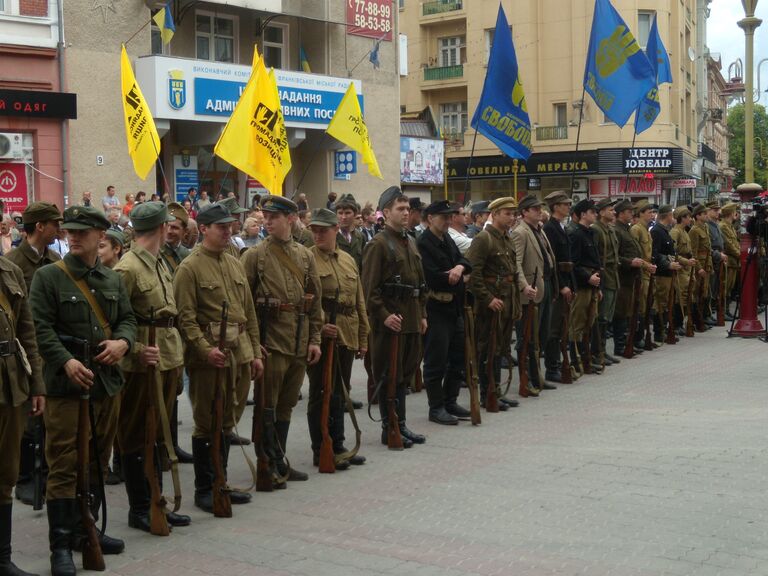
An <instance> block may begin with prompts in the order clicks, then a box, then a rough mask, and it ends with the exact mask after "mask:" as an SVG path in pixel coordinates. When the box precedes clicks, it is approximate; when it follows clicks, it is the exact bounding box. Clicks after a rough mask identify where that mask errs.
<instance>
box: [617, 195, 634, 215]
mask: <svg viewBox="0 0 768 576" xmlns="http://www.w3.org/2000/svg"><path fill="white" fill-rule="evenodd" d="M613 209H614V210H616V214H618V213H619V212H624V211H626V210H634V206H632V202H630V201H629V200H627V199H626V198H625V199H623V200H619V201H618V202H616V205H615V206H614V207H613Z"/></svg>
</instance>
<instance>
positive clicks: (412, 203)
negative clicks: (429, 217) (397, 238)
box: [405, 196, 427, 240]
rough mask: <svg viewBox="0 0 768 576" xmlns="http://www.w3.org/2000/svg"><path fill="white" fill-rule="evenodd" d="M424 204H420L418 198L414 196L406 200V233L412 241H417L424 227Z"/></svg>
mask: <svg viewBox="0 0 768 576" xmlns="http://www.w3.org/2000/svg"><path fill="white" fill-rule="evenodd" d="M426 207H427V206H426V204H424V202H422V201H421V200H420V199H419V198H418V197H416V196H414V197H412V198H410V199H409V200H408V208H409V210H410V211H409V212H408V225H407V226H406V229H405V230H406V232H407V233H408V235H409V236H411V238H413V239H414V240H418V238H419V236H421V233H422V232H424V230H425V229H426V226H424V223H423V222H424V208H426Z"/></svg>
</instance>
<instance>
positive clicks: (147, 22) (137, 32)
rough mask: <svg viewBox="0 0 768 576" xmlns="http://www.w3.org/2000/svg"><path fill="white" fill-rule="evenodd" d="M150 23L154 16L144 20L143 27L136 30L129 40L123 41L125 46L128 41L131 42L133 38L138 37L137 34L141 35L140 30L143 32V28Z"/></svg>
mask: <svg viewBox="0 0 768 576" xmlns="http://www.w3.org/2000/svg"><path fill="white" fill-rule="evenodd" d="M148 24H152V18H150V19H149V20H147V21H146V22H144V24H142V25H141V28H139V29H138V30H136V32H134V33H133V36H131V37H130V38H128V40H126V41H125V42H123V45H125V46H128V43H129V42H130V41H131V40H133V39H134V38H136V36H138V35H139V32H141V31H142V30H144V28H146V27H147V25H148Z"/></svg>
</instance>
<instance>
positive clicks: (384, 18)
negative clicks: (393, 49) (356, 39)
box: [346, 0, 393, 42]
mask: <svg viewBox="0 0 768 576" xmlns="http://www.w3.org/2000/svg"><path fill="white" fill-rule="evenodd" d="M346 3H347V34H353V35H355V36H365V37H367V38H375V39H376V40H386V41H387V42H390V41H391V40H392V20H393V18H392V17H393V10H392V6H393V2H392V0H346Z"/></svg>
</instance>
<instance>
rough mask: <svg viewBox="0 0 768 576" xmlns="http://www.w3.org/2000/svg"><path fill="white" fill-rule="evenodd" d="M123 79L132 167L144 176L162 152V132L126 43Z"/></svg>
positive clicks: (126, 125)
mask: <svg viewBox="0 0 768 576" xmlns="http://www.w3.org/2000/svg"><path fill="white" fill-rule="evenodd" d="M120 82H121V84H122V97H123V112H124V113H125V137H126V139H127V141H128V153H129V154H130V155H131V159H132V160H133V169H134V170H135V171H136V174H137V175H138V176H139V178H141V179H142V180H144V179H145V178H146V177H147V174H149V171H150V170H151V169H152V166H154V164H155V162H156V161H157V157H158V156H159V155H160V136H159V135H158V134H157V128H155V121H154V120H153V119H152V113H151V112H150V111H149V106H148V105H147V101H146V100H145V99H144V95H143V94H142V93H141V88H139V84H138V82H136V77H135V76H134V75H133V68H131V62H130V60H128V53H127V52H126V51H125V46H123V49H122V55H121V56H120Z"/></svg>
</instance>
